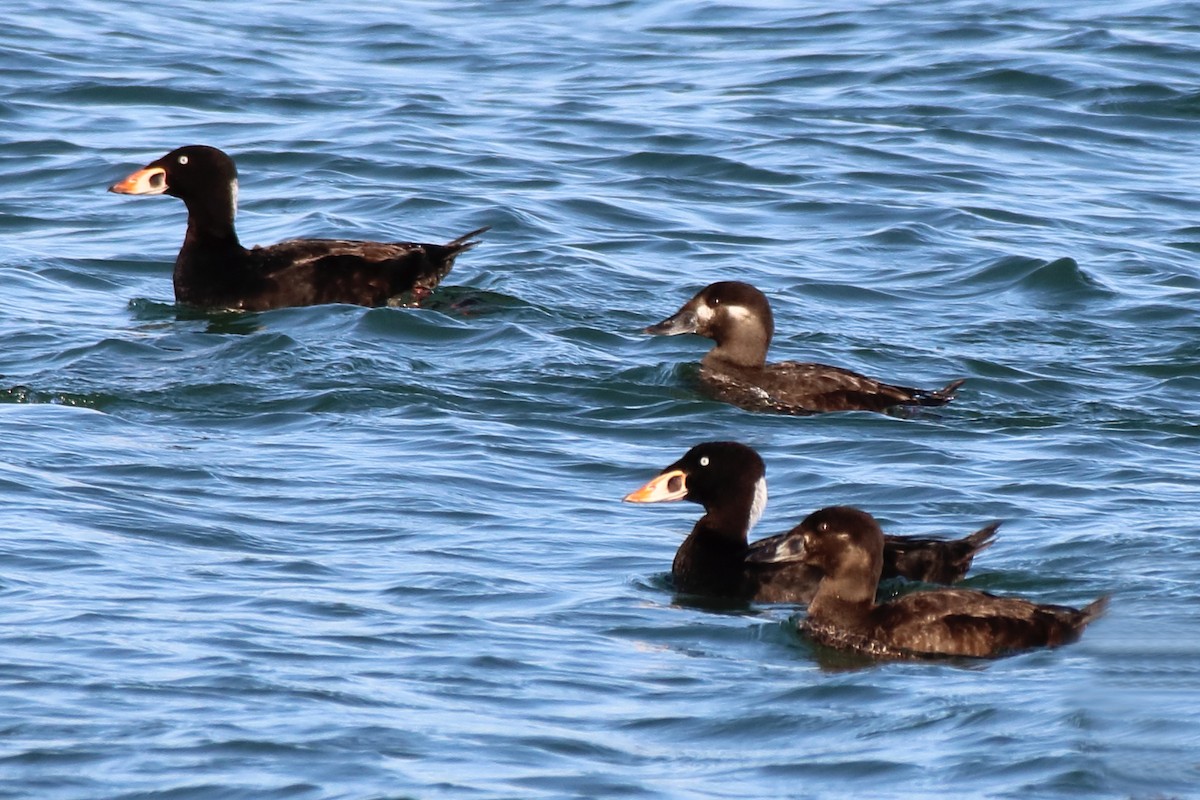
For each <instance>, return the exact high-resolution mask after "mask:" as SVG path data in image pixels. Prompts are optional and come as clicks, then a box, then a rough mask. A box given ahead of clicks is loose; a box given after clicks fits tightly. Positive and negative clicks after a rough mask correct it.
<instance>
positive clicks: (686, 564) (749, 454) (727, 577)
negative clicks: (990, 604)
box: [625, 442, 1000, 603]
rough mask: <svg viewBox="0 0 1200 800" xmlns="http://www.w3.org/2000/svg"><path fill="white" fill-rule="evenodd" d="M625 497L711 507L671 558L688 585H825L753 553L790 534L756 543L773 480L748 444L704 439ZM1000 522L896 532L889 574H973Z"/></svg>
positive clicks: (774, 588)
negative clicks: (955, 534)
mask: <svg viewBox="0 0 1200 800" xmlns="http://www.w3.org/2000/svg"><path fill="white" fill-rule="evenodd" d="M625 500H627V501H628V502H631V503H662V502H667V501H670V500H690V501H692V502H693V503H699V504H701V505H702V506H704V516H703V517H701V518H700V521H699V522H697V523H696V525H695V527H694V528H692V532H691V534H690V535H689V536H688V537H687V539H685V540H684V542H683V544H682V545H680V547H679V550H678V551H677V552H676V553H675V561H674V563H673V564H672V565H671V574H672V575H673V577H674V580H675V588H676V589H677V590H678V591H680V592H686V593H688V594H703V595H712V596H716V597H728V598H738V599H745V600H756V601H759V602H764V603H806V602H808V601H809V600H810V599H811V598H812V596H813V593H814V592H815V591H816V589H817V583H818V581H819V580H820V577H821V576H820V573H819V572H818V571H817V570H816V569H815V568H813V567H810V566H808V565H807V564H800V563H792V562H781V563H769V562H768V561H767V560H764V559H763V558H753V560H751V559H752V557H753V555H754V553H755V552H757V551H758V550H760V549H765V550H766V551H767V552H768V553H771V554H773V553H775V552H777V551H778V552H782V551H781V550H780V545H779V540H782V539H783V538H785V537H786V536H788V535H789V534H782V535H781V536H774V537H771V538H769V539H761V540H759V541H757V542H755V543H753V544H749V543H748V534H749V532H750V529H751V528H752V527H754V524H755V523H756V522H757V521H758V518H759V517H760V516H761V515H762V512H763V508H764V507H765V506H766V503H767V481H766V467H765V465H764V464H763V460H762V458H760V457H759V455H758V453H756V452H754V450H753V449H751V448H749V447H747V446H746V445H744V444H739V443H738V442H705V443H704V444H698V445H696V446H695V447H693V448H692V449H691V450H689V451H688V452H687V453H686V454H685V455H684V456H683V458H681V459H679V460H678V461H676V462H675V463H674V464H672V465H671V466H669V467H667V468H666V469H665V470H663V471H662V473H660V474H659V475H658V477H656V478H654V479H653V480H651V481H650V482H649V483H647V484H646V485H645V486H643V487H642V488H640V489H638V490H637V491H635V492H633V493H631V494H629V495H628V496H626V497H625ZM998 527H1000V524H999V523H993V524H991V525H988V526H987V527H985V528H982V529H980V530H979V531H977V532H975V533H973V534H971V535H970V536H967V537H965V538H962V539H955V540H949V541H947V540H942V539H929V538H921V537H905V536H889V537H887V546H886V551H887V553H888V562H887V563H888V565H889V568H888V570H887V571H886V575H887V576H888V577H895V576H903V577H905V578H909V579H910V580H919V581H930V582H944V583H952V582H953V581H956V580H958V579H959V578H961V577H962V576H963V575H964V574H966V572H967V570H968V569H969V568H970V566H971V560H972V559H973V558H974V557H975V554H976V553H978V552H979V551H981V550H983V549H984V548H986V547H987V546H988V545H990V544H991V543H992V538H993V537H994V536H995V534H996V529H997V528H998Z"/></svg>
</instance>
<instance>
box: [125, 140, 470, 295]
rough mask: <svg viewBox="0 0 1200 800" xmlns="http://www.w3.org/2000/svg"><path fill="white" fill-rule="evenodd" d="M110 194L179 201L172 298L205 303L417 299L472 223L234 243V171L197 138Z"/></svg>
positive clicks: (465, 240) (462, 244)
mask: <svg viewBox="0 0 1200 800" xmlns="http://www.w3.org/2000/svg"><path fill="white" fill-rule="evenodd" d="M109 191H111V192H116V193H118V194H133V195H145V194H168V195H172V196H173V197H178V198H179V199H180V200H182V201H183V202H184V205H186V206H187V211H188V223H187V233H186V234H185V235H184V239H183V246H182V247H181V248H180V250H179V255H178V256H177V257H176V259H175V274H174V283H175V300H176V302H179V303H186V304H188V305H193V306H200V307H202V308H213V309H244V310H248V311H261V310H263V309H268V308H280V307H284V306H310V305H318V304H322V303H351V304H354V305H361V306H383V305H410V304H415V303H417V302H420V300H421V299H422V298H424V297H425V296H427V295H428V294H429V293H430V292H431V291H432V290H433V288H434V287H435V286H437V285H438V283H439V282H440V281H441V280H442V278H444V277H445V276H446V274H447V273H448V272H449V271H450V268H451V267H452V266H453V264H454V259H455V258H456V257H457V256H458V254H459V253H461V252H463V251H464V250H468V249H470V248H471V247H474V246H475V245H476V244H477V242H475V241H471V237H473V236H475V235H477V234H480V233H483V232H484V231H486V230H487V228H480V229H479V230H475V231H472V232H470V233H468V234H465V235H463V236H460V237H458V238H457V239H454V240H453V241H450V242H447V243H446V244H418V243H415V242H365V241H354V240H345V239H289V240H287V241H284V242H280V243H279V244H275V245H270V246H266V247H254V248H251V249H246V248H245V247H242V245H241V243H240V242H239V241H238V236H237V233H236V231H235V230H234V225H233V219H234V215H235V214H236V213H237V195H238V184H237V168H236V167H235V166H234V164H233V159H231V158H230V157H229V156H228V155H226V154H225V153H223V152H221V151H220V150H218V149H216V148H215V147H207V146H204V145H190V146H188V147H181V148H179V149H177V150H172V151H171V152H170V153H167V154H166V155H165V156H163V157H162V158H160V159H158V160H157V161H152V162H150V163H149V164H147V165H146V166H145V167H143V168H142V169H139V170H137V171H135V172H133V173H132V174H130V175H129V176H128V177H126V178H124V179H123V180H121V181H118V182H117V183H115V184H113V185H112V186H110V187H109Z"/></svg>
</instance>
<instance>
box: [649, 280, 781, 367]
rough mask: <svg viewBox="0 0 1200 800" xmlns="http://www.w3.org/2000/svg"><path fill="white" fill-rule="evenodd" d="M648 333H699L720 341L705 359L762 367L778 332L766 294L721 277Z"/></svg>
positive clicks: (671, 334)
mask: <svg viewBox="0 0 1200 800" xmlns="http://www.w3.org/2000/svg"><path fill="white" fill-rule="evenodd" d="M646 333H650V334H655V335H659V336H675V335H677V334H681V333H695V334H699V335H700V336H704V337H707V338H709V339H712V340H713V341H714V342H716V343H717V345H716V347H714V348H713V349H712V351H711V352H710V353H709V354H708V356H706V360H707V359H719V360H722V361H727V362H730V363H733V364H736V365H738V366H743V367H761V366H762V365H763V364H764V363H765V362H766V359H767V347H768V346H769V345H770V343H771V336H773V335H774V333H775V320H774V319H773V318H772V316H771V305H770V303H768V302H767V298H766V295H764V294H763V293H762V292H760V291H759V290H758V289H755V288H754V287H753V286H751V285H750V284H748V283H742V282H740V281H720V282H719V283H713V284H710V285H708V286H706V287H705V288H704V289H702V290H700V292H699V293H698V294H697V295H696V296H695V297H693V298H692V299H691V300H689V301H687V302H686V303H684V305H683V307H682V308H680V309H679V310H678V311H677V312H675V313H674V314H673V315H672V316H670V317H668V318H667V319H665V320H663V321H662V322H659V323H658V324H656V325H651V326H650V327H648V328H646Z"/></svg>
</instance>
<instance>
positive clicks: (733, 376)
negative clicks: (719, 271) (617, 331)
mask: <svg viewBox="0 0 1200 800" xmlns="http://www.w3.org/2000/svg"><path fill="white" fill-rule="evenodd" d="M646 333H650V334H655V335H659V336H675V335H678V334H681V333H696V334H699V335H700V336H705V337H707V338H709V339H712V340H713V341H714V342H716V345H715V346H714V347H713V348H712V349H711V350H709V351H708V354H707V355H705V356H704V358H703V359H702V360H701V361H700V380H701V381H702V382H703V383H704V385H705V387H706V388H707V389H708V390H709V391H710V392H711V393H712V394H713V396H714V397H715V398H716V399H718V400H721V401H723V402H726V403H732V404H733V405H736V406H740V407H741V408H744V409H747V410H749V411H776V412H780V413H784V414H818V413H821V412H824V411H853V410H861V411H883V410H885V409H888V408H891V407H893V406H941V405H945V404H946V403H949V402H950V401H951V400H953V399H954V392H955V390H957V389H958V387H959V386H961V385H962V384H963V381H962V380H957V381H953V382H951V383H949V384H947V385H946V386H944V387H943V388H941V389H936V390H929V389H914V388H911V387H907V386H894V385H892V384H890V383H883V382H882V381H877V380H875V379H874V378H868V377H867V376H866V375H860V374H859V373H857V372H851V371H850V370H847V369H841V368H840V367H831V366H828V365H826V364H807V363H802V362H799V361H781V362H778V363H775V364H768V363H767V347H768V346H769V345H770V344H771V336H772V335H773V334H774V333H775V321H774V318H773V317H772V316H771V305H770V303H768V302H767V298H766V295H764V294H763V293H762V292H760V291H759V290H758V289H756V288H754V287H753V286H751V285H750V284H748V283H741V282H740V281H720V282H719V283H713V284H710V285H709V286H706V287H705V288H704V289H702V290H700V292H699V293H698V294H697V295H696V296H695V297H693V298H692V299H691V300H689V301H687V303H685V304H684V305H683V307H682V308H680V309H679V310H678V311H677V312H675V314H673V315H672V316H670V317H668V318H667V319H665V320H663V321H662V322H659V323H657V324H655V325H651V326H650V327H648V328H646Z"/></svg>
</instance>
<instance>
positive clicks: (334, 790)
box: [0, 0, 1200, 800]
mask: <svg viewBox="0 0 1200 800" xmlns="http://www.w3.org/2000/svg"><path fill="white" fill-rule="evenodd" d="M5 11H6V24H5V25H4V26H3V27H0V123H2V129H0V451H2V455H0V797H5V798H55V799H57V798H89V799H94V798H122V799H124V800H133V798H142V799H149V798H154V799H155V800H168V799H169V800H181V799H183V798H204V799H207V798H256V799H258V798H302V799H303V800H317V799H318V798H319V799H321V800H325V799H326V798H329V799H332V798H409V797H411V798H487V799H490V798H568V797H587V798H600V797H622V798H655V799H658V798H759V797H761V798H776V797H788V798H844V797H897V798H920V797H931V796H941V797H960V798H965V797H972V798H973V797H987V798H1022V799H1024V798H1110V797H1111V798H1146V799H1147V800H1149V799H1150V798H1176V797H1196V796H1200V788H1198V787H1200V613H1198V612H1200V519H1198V514H1197V510H1198V506H1200V467H1198V461H1200V399H1198V398H1200V321H1198V316H1197V308H1198V307H1200V267H1198V264H1200V261H1198V258H1200V215H1198V213H1197V212H1198V211H1200V203H1198V202H1197V187H1198V186H1200V4H1197V3H1195V2H1171V3H1168V2H1159V1H1157V0H1099V1H1098V2H1094V3H1085V4H1067V3H1041V4H1034V3H1021V2H1017V1H1016V0H982V1H968V0H929V2H921V3H907V2H886V1H883V0H877V1H875V2H858V3H836V2H835V3H813V2H805V1H804V0H801V1H800V2H744V3H743V2H727V1H726V0H693V1H691V2H684V1H682V0H678V1H674V2H672V1H670V0H598V1H597V2H587V1H586V0H580V1H579V2H567V3H554V2H542V1H540V0H533V1H532V2H527V3H517V2H497V1H496V0H487V1H486V2H475V1H474V0H461V1H460V0H456V1H455V2H444V1H442V0H436V1H435V0H430V1H428V2H408V3H398V4H386V3H371V2H367V3H359V4H353V5H351V4H338V3H300V2H287V1H286V0H265V1H264V2H259V3H256V4H252V5H247V4H243V3H237V4H235V3H222V2H202V1H201V0H176V2H172V3H163V2H159V1H158V0H148V1H147V2H142V3H121V2H115V0H106V1H103V2H102V1H101V0H66V1H65V2H62V3H39V2H33V1H32V0H10V2H8V3H7V4H6V6H5ZM189 143H204V144H211V145H216V146H219V147H221V148H223V149H225V150H227V151H228V152H230V153H231V154H232V155H233V156H234V157H235V158H236V159H237V163H238V165H239V168H240V172H241V181H240V183H241V200H242V202H241V214H240V215H239V218H238V225H239V232H240V233H241V236H242V239H243V241H244V242H245V243H247V244H253V243H270V242H274V241H277V240H279V239H282V238H286V237H289V236H298V235H309V236H342V237H357V238H381V239H416V240H424V241H444V240H448V239H450V238H453V237H455V236H457V235H459V234H461V233H463V232H465V231H468V230H471V229H472V228H475V227H478V226H482V225H491V226H492V229H491V231H490V232H488V233H487V234H486V236H484V237H483V242H482V244H481V245H480V246H479V247H478V248H476V249H475V250H473V251H471V252H469V253H467V254H465V255H464V256H463V257H461V258H460V259H459V262H458V264H457V265H456V267H455V269H454V271H453V272H452V273H451V274H450V276H449V277H448V279H447V280H446V282H445V283H444V284H443V286H442V288H441V289H439V290H438V292H437V293H436V294H435V296H434V297H433V298H432V300H431V301H430V302H429V303H428V304H427V305H426V307H424V308H419V309H364V308H357V307H348V306H324V307H315V308H301V309H284V310H278V311H272V312H268V313H261V314H246V315H238V314H230V313H203V312H198V311H195V310H189V309H186V308H182V307H177V306H175V305H174V302H173V295H172V289H171V280H170V265H171V262H172V261H173V259H174V255H175V252H176V251H177V249H178V245H179V243H180V240H181V239H182V235H183V228H184V220H185V214H184V210H183V207H182V204H180V203H179V202H178V201H176V200H174V199H171V198H161V197H158V198H127V197H118V196H115V195H110V194H106V193H105V188H106V187H107V186H108V185H109V184H110V183H112V182H113V181H115V180H116V179H118V178H120V177H122V176H124V175H125V174H127V173H128V172H129V171H130V170H132V169H133V168H135V167H138V166H141V165H143V164H145V163H146V162H148V161H150V160H152V159H154V158H157V157H158V156H159V155H161V154H163V153H165V152H166V151H167V150H169V149H172V148H174V147H176V146H179V145H182V144H189ZM722 279H739V280H746V281H750V282H752V283H754V284H756V285H758V286H759V287H760V288H762V289H763V290H764V291H765V292H767V294H768V295H769V296H770V298H771V300H772V303H773V307H774V309H775V314H776V321H777V335H776V340H775V343H774V345H773V348H772V356H773V357H774V358H775V359H784V358H795V359H805V360H816V361H824V362H828V363H836V364H840V365H844V366H848V367H851V368H855V369H859V370H861V371H865V372H868V373H870V374H872V375H877V376H880V377H883V378H887V379H891V380H895V381H898V382H904V383H912V384H916V385H920V386H930V387H932V386H940V385H942V384H944V383H946V382H948V381H949V380H951V379H954V378H957V377H964V378H966V379H967V383H966V385H965V387H964V389H963V390H962V392H961V394H960V396H959V399H958V400H957V401H956V402H955V403H953V404H952V405H950V406H947V407H945V408H943V409H936V410H926V411H923V412H921V413H917V414H911V415H896V416H884V415H870V414H862V413H850V414H832V415H824V416H819V417H807V418H792V417H780V416H770V415H756V414H750V413H747V412H744V411H740V410H738V409H736V408H732V407H729V406H724V405H720V404H717V403H714V402H711V401H708V400H706V399H705V398H704V397H703V396H702V395H700V394H699V393H698V392H697V390H696V386H695V385H694V382H693V378H694V367H693V366H692V365H693V364H694V363H695V362H696V361H697V360H698V359H699V357H700V356H701V354H702V353H703V352H704V350H705V348H706V345H707V342H705V341H704V340H700V339H698V338H696V337H674V338H669V339H657V338H650V337H646V336H644V335H642V334H640V333H639V331H640V329H641V328H643V327H644V326H646V325H647V324H650V323H652V322H656V321H658V320H659V319H662V318H663V317H665V316H666V315H667V314H669V313H671V312H673V311H674V310H675V309H676V308H677V307H678V306H679V305H680V304H681V303H682V302H683V301H684V300H686V299H687V298H688V297H690V296H691V294H692V293H693V292H694V291H695V290H697V289H698V288H700V287H701V286H703V285H705V284H706V283H709V282H711V281H714V280H722ZM711 439H737V440H740V441H743V442H746V443H748V444H751V445H752V446H754V447H755V448H757V449H758V450H759V451H760V452H761V453H762V454H763V456H764V458H765V460H766V462H767V465H768V480H769V482H770V491H771V501H770V504H769V505H768V507H767V511H766V514H765V515H764V518H763V520H762V522H761V523H760V525H759V527H758V529H757V530H756V531H755V533H756V534H757V535H768V534H772V533H776V532H779V531H782V530H785V529H787V528H789V527H790V526H792V525H793V524H795V523H796V522H797V521H799V519H800V518H802V517H803V516H804V515H805V514H807V513H808V512H809V511H811V510H814V509H816V508H819V507H821V506H824V505H829V504H834V503H848V504H854V505H858V506H860V507H862V508H864V509H866V510H868V511H870V512H871V513H873V514H875V515H876V516H877V517H878V518H879V519H880V520H882V521H883V522H884V523H885V526H886V528H887V529H888V530H891V531H894V532H897V533H922V532H928V533H942V534H955V535H962V534H965V533H967V532H969V531H971V530H974V529H975V528H977V527H979V526H980V525H982V524H984V523H986V522H988V521H990V520H993V519H1003V520H1005V522H1004V525H1003V527H1002V528H1001V532H1000V538H999V541H998V542H997V544H996V545H995V546H994V547H993V548H992V549H991V550H989V551H988V552H986V553H985V554H984V555H982V556H981V557H980V558H979V559H978V560H977V562H976V566H975V568H974V570H973V571H972V575H971V577H970V578H969V580H968V581H967V585H969V586H974V587H977V588H982V589H986V590H989V591H995V592H1001V593H1013V594H1020V595H1024V596H1028V597H1031V598H1035V599H1038V600H1042V601H1046V602H1056V603H1069V604H1082V603H1085V602H1088V601H1090V600H1091V599H1093V598H1095V597H1096V596H1098V595H1101V594H1106V593H1107V594H1111V595H1112V604H1111V609H1110V612H1109V614H1108V615H1107V616H1106V617H1105V618H1104V619H1102V620H1100V621H1099V622H1097V623H1096V624H1095V625H1094V626H1093V627H1091V628H1090V629H1089V630H1088V631H1087V633H1086V634H1085V636H1084V638H1083V640H1082V641H1081V642H1080V643H1078V644H1076V645H1072V646H1070V647H1066V648H1061V649H1058V650H1052V651H1036V652H1030V653H1027V654H1023V655H1019V656H1016V657H1012V658H1008V659H1004V660H1000V661H995V662H986V663H972V662H962V663H959V662H948V663H883V664H872V663H869V662H860V661H855V660H853V659H847V658H844V657H839V656H838V655H837V654H834V653H830V652H828V651H822V650H820V649H818V648H814V647H813V646H812V645H811V644H810V643H809V642H808V641H806V640H805V639H803V638H801V637H800V636H799V635H798V634H797V633H796V632H795V629H794V623H795V620H796V619H797V618H798V616H799V615H800V614H801V613H802V609H798V608H794V607H788V606H769V605H762V606H756V605H741V606H739V605H729V604H724V605H723V604H706V603H697V602H695V601H694V600H692V599H689V598H684V597H677V596H675V595H674V594H673V592H672V591H671V588H670V582H669V579H668V573H669V569H670V563H671V558H672V554H673V553H674V550H675V548H676V547H677V546H678V544H679V542H680V541H681V540H682V538H683V536H684V535H685V534H686V532H687V531H688V530H690V528H691V525H692V524H693V522H694V520H695V519H696V518H697V516H698V515H699V509H698V508H697V507H696V506H693V505H690V504H674V505H669V506H655V507H637V506H629V505H624V504H622V503H621V502H620V499H621V497H622V496H623V495H624V494H625V493H627V492H629V491H630V490H632V489H634V488H636V487H637V486H639V485H641V483H643V482H644V481H645V480H647V479H648V478H649V477H651V476H652V475H653V474H655V473H656V472H657V471H658V470H659V469H660V468H661V467H663V466H665V465H666V464H668V463H670V462H672V461H674V460H675V459H676V458H677V457H678V456H679V455H680V454H682V453H683V452H684V451H685V450H686V449H687V448H688V447H690V446H691V445H692V444H695V443H697V442H700V441H704V440H711Z"/></svg>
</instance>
